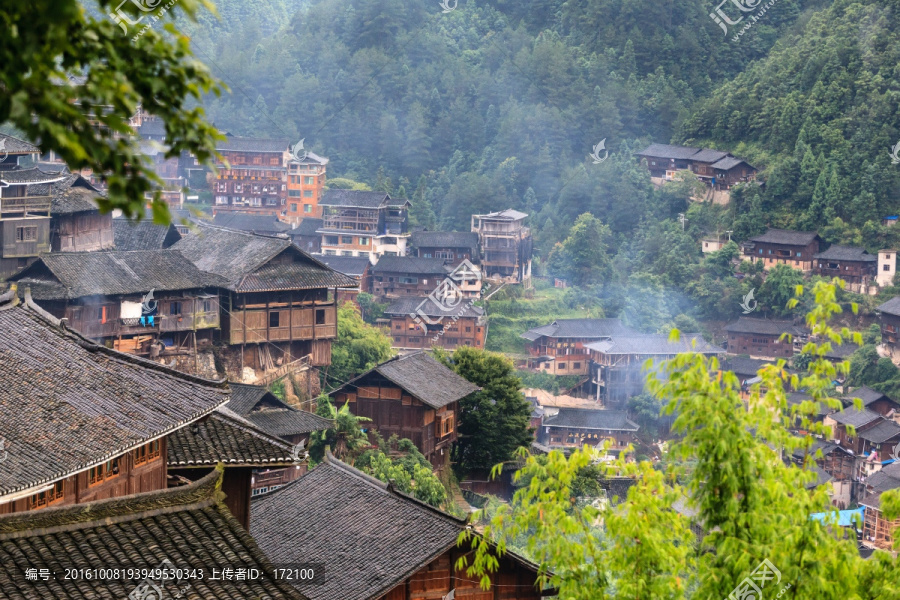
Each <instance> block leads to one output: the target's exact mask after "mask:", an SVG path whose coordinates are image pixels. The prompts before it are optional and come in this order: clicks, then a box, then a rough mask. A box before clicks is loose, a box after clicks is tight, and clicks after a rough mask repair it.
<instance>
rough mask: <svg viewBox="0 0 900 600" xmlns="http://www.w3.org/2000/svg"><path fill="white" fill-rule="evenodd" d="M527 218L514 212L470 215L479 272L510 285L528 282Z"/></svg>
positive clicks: (529, 240) (529, 246) (529, 264)
mask: <svg viewBox="0 0 900 600" xmlns="http://www.w3.org/2000/svg"><path fill="white" fill-rule="evenodd" d="M527 218H528V215H527V214H525V213H523V212H519V211H517V210H513V209H511V208H510V209H507V210H503V211H500V212H495V213H489V214H486V215H472V231H473V232H474V233H477V234H478V243H479V253H480V257H481V270H482V272H483V273H484V276H485V277H487V278H488V279H494V278H497V279H501V280H506V281H509V282H512V283H526V282H530V280H531V255H532V238H531V229H529V228H528V227H526V226H525V219H527Z"/></svg>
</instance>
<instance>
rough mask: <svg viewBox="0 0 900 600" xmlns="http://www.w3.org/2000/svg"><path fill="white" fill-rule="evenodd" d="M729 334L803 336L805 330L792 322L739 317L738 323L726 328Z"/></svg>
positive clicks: (730, 324)
mask: <svg viewBox="0 0 900 600" xmlns="http://www.w3.org/2000/svg"><path fill="white" fill-rule="evenodd" d="M725 331H727V332H728V333H759V334H764V335H781V334H782V333H789V334H791V335H801V334H802V333H803V330H802V329H800V328H799V327H797V326H795V325H794V323H793V322H792V321H777V320H770V319H751V318H750V317H739V318H738V320H737V321H734V322H733V323H729V324H728V325H726V326H725Z"/></svg>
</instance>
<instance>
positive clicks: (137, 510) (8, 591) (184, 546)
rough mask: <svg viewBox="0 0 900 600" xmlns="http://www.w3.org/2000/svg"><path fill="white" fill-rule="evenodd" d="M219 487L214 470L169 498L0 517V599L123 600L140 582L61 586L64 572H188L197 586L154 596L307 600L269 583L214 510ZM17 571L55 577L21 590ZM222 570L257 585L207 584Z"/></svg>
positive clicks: (260, 558)
mask: <svg viewBox="0 0 900 600" xmlns="http://www.w3.org/2000/svg"><path fill="white" fill-rule="evenodd" d="M220 477H221V472H220V471H219V470H215V471H213V472H212V473H210V474H209V475H207V476H206V477H204V478H203V479H200V480H199V481H197V482H196V483H192V484H190V485H185V486H182V487H178V488H174V489H170V490H163V491H158V492H150V493H145V494H137V495H133V496H125V497H121V498H112V499H108V500H99V501H95V502H89V503H86V504H76V505H72V506H65V507H61V508H46V509H42V510H37V511H28V512H21V513H13V514H10V515H3V516H0V590H2V592H0V595H2V597H4V598H17V599H20V600H47V599H48V598H54V599H55V600H69V599H71V600H85V599H87V598H110V599H112V598H121V599H124V598H126V597H136V596H133V595H130V594H134V592H135V590H136V589H138V586H139V585H140V584H141V580H140V579H138V580H131V581H129V580H127V579H119V578H105V579H99V578H79V579H72V580H68V581H64V582H60V579H62V577H63V573H64V572H65V569H66V568H79V567H80V568H96V569H102V568H110V567H119V568H124V569H129V568H131V569H157V568H170V569H171V568H175V569H190V568H194V569H203V572H204V578H203V579H202V580H199V579H195V580H190V581H185V582H182V583H181V585H180V586H178V585H176V584H175V582H167V584H166V585H165V586H163V589H164V591H163V596H164V597H165V598H172V597H174V594H176V593H177V590H178V589H183V587H184V585H185V584H187V585H190V588H189V589H188V594H187V596H184V597H187V598H269V599H270V600H306V598H305V596H303V595H302V594H301V593H300V592H298V591H297V590H295V589H293V588H292V587H291V586H290V585H289V584H287V583H286V582H285V581H283V580H278V579H276V578H275V576H274V575H275V574H274V570H273V566H272V564H271V563H270V562H269V559H268V558H267V557H266V556H265V554H263V552H262V551H261V550H260V548H259V546H258V545H257V543H256V541H255V540H254V539H253V538H252V537H251V536H250V534H249V533H247V532H246V531H245V530H244V529H243V527H242V526H241V524H240V523H238V521H237V520H236V519H235V518H234V517H233V516H232V514H231V512H230V511H229V510H228V508H227V507H226V506H225V505H224V504H223V503H222V498H223V494H222V493H221V492H220V491H218V490H217V489H216V487H217V484H219V483H220ZM164 561H168V562H164ZM26 565H27V566H30V567H33V568H48V569H50V570H51V571H55V572H56V579H55V580H54V579H53V578H52V577H51V579H50V581H49V582H44V581H42V580H40V579H39V580H38V581H27V580H26V579H25V577H24V573H23V568H24V566H26ZM225 567H231V568H255V569H258V570H260V571H261V572H262V573H263V576H262V577H260V578H257V579H245V580H236V579H231V580H226V579H221V578H219V579H213V578H212V569H213V568H216V569H219V570H220V572H221V569H223V568H225ZM150 589H151V590H152V589H153V588H150ZM167 592H168V593H167ZM138 594H139V595H140V597H141V598H149V597H150V596H146V595H143V592H141V591H139V592H138ZM153 597H154V598H156V597H157V596H155V595H154V596H153Z"/></svg>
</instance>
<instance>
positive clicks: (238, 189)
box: [234, 183, 244, 194]
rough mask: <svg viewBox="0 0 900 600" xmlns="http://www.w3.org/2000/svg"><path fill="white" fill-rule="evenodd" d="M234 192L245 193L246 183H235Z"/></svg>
mask: <svg viewBox="0 0 900 600" xmlns="http://www.w3.org/2000/svg"><path fill="white" fill-rule="evenodd" d="M234 193H235V194H243V193H244V184H243V183H235V184H234Z"/></svg>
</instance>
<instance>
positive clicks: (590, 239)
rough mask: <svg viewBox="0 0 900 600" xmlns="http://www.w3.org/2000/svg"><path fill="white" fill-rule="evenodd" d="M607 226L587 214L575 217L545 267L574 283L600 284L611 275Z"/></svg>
mask: <svg viewBox="0 0 900 600" xmlns="http://www.w3.org/2000/svg"><path fill="white" fill-rule="evenodd" d="M610 235H611V234H610V231H609V227H608V226H606V225H604V224H603V222H602V221H600V219H598V218H596V217H595V216H593V215H592V214H590V213H584V214H583V215H581V216H579V217H578V218H577V219H576V220H575V224H574V225H573V226H572V229H570V230H569V236H568V237H567V238H566V239H565V240H564V241H563V242H562V243H558V244H556V246H554V247H553V250H552V251H551V252H550V258H549V261H548V264H547V268H548V269H549V270H550V272H551V273H553V274H554V275H558V276H561V277H565V278H568V279H570V280H571V281H572V283H574V284H575V285H589V284H592V283H601V282H603V281H605V280H607V279H608V278H609V276H610V258H609V252H608V250H607V248H608V244H609V239H610Z"/></svg>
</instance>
